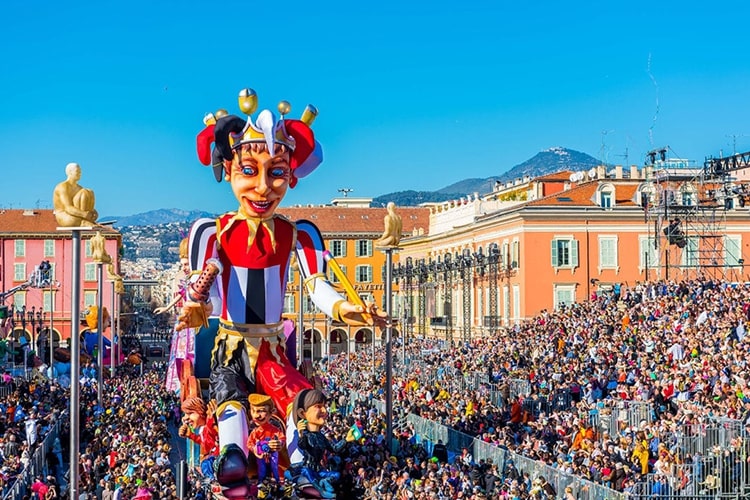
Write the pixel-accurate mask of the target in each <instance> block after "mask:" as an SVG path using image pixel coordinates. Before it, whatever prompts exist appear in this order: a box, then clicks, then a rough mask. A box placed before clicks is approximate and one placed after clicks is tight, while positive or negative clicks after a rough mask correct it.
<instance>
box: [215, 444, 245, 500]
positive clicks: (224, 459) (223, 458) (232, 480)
mask: <svg viewBox="0 0 750 500" xmlns="http://www.w3.org/2000/svg"><path fill="white" fill-rule="evenodd" d="M214 474H215V476H216V481H217V482H218V483H219V484H220V485H221V487H222V494H223V495H224V496H225V497H227V498H247V497H248V496H250V483H249V482H248V480H247V457H246V456H245V453H244V452H243V451H242V449H241V448H240V447H239V446H237V445H236V444H230V445H227V446H225V447H224V449H222V450H221V453H220V454H219V456H218V457H217V458H216V461H215V462H214Z"/></svg>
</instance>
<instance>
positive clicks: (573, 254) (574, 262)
mask: <svg viewBox="0 0 750 500" xmlns="http://www.w3.org/2000/svg"><path fill="white" fill-rule="evenodd" d="M570 267H578V240H571V241H570Z"/></svg>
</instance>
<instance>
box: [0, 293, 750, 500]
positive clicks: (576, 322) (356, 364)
mask: <svg viewBox="0 0 750 500" xmlns="http://www.w3.org/2000/svg"><path fill="white" fill-rule="evenodd" d="M749 315H750V289H748V288H746V287H744V286H731V285H729V284H726V283H718V282H713V281H690V282H683V283H644V284H638V285H636V286H634V287H627V286H621V287H620V288H619V289H618V293H614V292H607V293H602V294H596V295H593V296H592V297H591V299H590V300H588V301H586V302H584V303H580V304H571V305H569V306H566V307H561V308H559V309H558V310H555V311H543V312H542V313H541V314H539V315H538V316H537V317H535V318H533V319H531V320H529V321H526V322H523V323H520V324H518V325H514V326H511V327H508V328H507V329H505V330H504V331H503V333H502V334H501V336H500V338H488V337H485V338H481V339H476V340H473V341H472V342H467V343H463V342H462V343H456V344H454V345H450V343H447V342H437V341H436V340H428V339H409V342H408V345H407V346H405V348H404V349H403V351H401V349H397V350H396V351H395V354H396V357H397V358H398V356H399V354H400V353H401V352H405V353H406V356H407V358H408V359H409V361H410V363H409V365H407V366H404V365H403V364H401V363H400V362H399V361H398V359H397V361H396V363H395V372H394V378H393V394H394V399H395V409H396V414H397V415H398V416H401V415H403V414H406V413H412V414H416V415H419V416H421V417H424V418H427V419H430V420H433V421H436V422H438V423H440V424H443V425H446V426H448V427H450V428H452V429H454V430H456V431H459V432H462V433H465V434H468V435H470V436H474V437H476V438H478V439H480V440H482V441H484V442H485V443H488V444H492V445H495V446H497V447H499V448H501V449H504V450H508V451H510V452H513V453H515V454H518V455H520V456H524V457H527V458H529V459H533V460H536V461H538V462H539V463H544V464H546V465H548V466H551V467H554V468H556V469H557V470H559V471H561V472H563V473H565V474H569V475H573V476H576V477H580V478H585V479H588V480H590V481H593V482H595V483H600V484H602V485H604V486H607V487H609V488H612V489H614V490H618V491H621V492H624V493H626V494H630V495H632V496H633V497H640V496H649V495H651V496H653V495H657V496H666V495H669V494H674V495H699V494H706V495H712V494H713V495H715V494H718V493H721V492H725V493H735V494H740V493H741V491H740V487H742V486H743V485H747V483H748V479H750V474H749V471H748V468H749V467H750V462H748V459H749V457H750V448H749V446H750V444H749V443H750V387H748V385H749V384H750V372H749V371H748V369H747V368H748V367H747V363H748V358H749V356H748V355H749V354H750V353H749V352H748V351H749V350H750V336H748V335H746V332H745V324H746V322H747V321H748V318H749ZM370 355H371V350H370V349H363V350H360V351H357V352H356V353H351V354H349V355H346V354H342V355H338V356H334V357H332V358H331V359H328V360H326V362H325V363H321V367H322V373H321V377H320V380H321V381H322V384H323V389H324V390H325V391H326V392H327V394H328V395H329V398H330V402H331V407H330V413H331V417H330V420H329V425H328V436H329V438H330V439H331V440H332V441H345V438H346V436H347V434H349V433H350V430H351V428H352V426H354V425H356V426H358V427H359V428H360V429H361V431H362V438H361V439H359V440H357V441H355V442H351V443H348V444H347V445H346V446H344V447H343V449H342V451H341V452H340V453H339V455H338V457H337V458H336V459H334V460H332V461H331V466H332V467H336V468H339V469H340V470H341V472H342V473H343V474H342V480H341V481H342V484H341V485H340V488H341V489H342V490H343V491H351V492H352V495H353V496H352V498H385V499H388V498H393V499H405V498H407V499H408V498H417V499H421V498H425V499H426V498H438V499H454V498H466V499H474V500H475V499H480V498H492V499H503V500H505V499H508V500H515V499H519V500H522V499H527V498H545V497H548V498H565V499H566V500H571V499H573V498H577V494H578V492H576V491H574V490H573V489H572V488H570V489H568V490H566V489H563V488H561V489H562V491H555V490H556V488H555V485H554V484H552V483H551V482H550V481H548V479H550V478H549V477H548V478H546V479H545V477H542V476H540V475H538V474H530V473H529V471H528V470H522V468H520V467H517V466H516V464H514V463H513V461H512V460H510V461H508V460H506V461H505V462H504V463H502V464H500V463H494V462H493V461H492V460H490V459H484V458H483V459H478V460H475V459H474V458H473V457H472V454H471V450H470V449H468V448H467V449H464V450H461V451H458V450H451V452H450V453H448V450H447V449H446V447H445V444H444V443H440V442H439V443H430V445H429V446H425V445H424V443H422V442H420V440H419V439H418V438H417V436H416V435H415V431H414V429H413V428H410V427H409V426H408V425H402V426H399V429H398V433H397V434H396V435H395V436H394V437H395V439H397V440H398V443H399V446H398V447H397V448H396V450H397V451H395V452H393V453H391V452H390V451H389V450H388V448H387V442H388V438H387V436H386V430H385V422H384V420H383V416H382V415H381V414H379V413H378V411H377V410H375V409H374V408H373V407H372V403H373V402H372V401H357V402H356V403H354V404H352V403H351V398H350V391H357V392H359V393H360V394H366V395H373V396H375V397H381V396H382V393H383V387H384V383H385V380H384V375H383V369H382V368H383V366H384V363H383V359H382V350H378V352H377V356H378V358H377V359H376V360H375V361H374V362H373V360H371V359H370ZM372 365H375V366H376V367H377V369H376V370H375V371H374V372H373V373H367V374H366V375H368V376H363V374H365V372H367V371H368V370H369V367H370V366H372ZM476 374H480V375H481V378H482V379H483V381H484V383H482V384H481V387H476V386H475V385H472V384H469V383H465V382H466V381H467V380H469V379H470V378H471V379H472V380H475V378H476ZM472 377H474V378H472ZM513 381H522V382H523V387H525V389H524V391H523V393H520V394H517V393H514V391H513V390H511V387H512V383H513ZM162 382H163V374H162V373H161V372H160V371H151V370H147V371H146V372H145V373H144V374H143V375H142V374H141V373H140V370H139V369H137V368H136V369H132V368H131V369H126V370H124V371H121V373H119V374H118V375H117V376H116V377H114V378H112V379H108V380H107V381H106V383H105V388H104V392H103V404H102V406H101V407H100V406H98V405H97V395H96V391H95V390H94V388H93V387H91V386H84V388H83V390H82V394H81V397H82V406H81V408H82V409H81V419H82V426H83V428H82V434H81V442H82V451H81V466H80V470H81V480H80V488H81V492H82V498H105V499H107V500H108V499H110V498H113V499H115V498H116V499H130V498H143V499H146V498H176V489H175V479H174V464H172V463H170V462H171V460H170V459H169V457H170V451H171V447H170V439H171V438H172V434H171V433H170V429H171V430H172V433H174V427H171V426H170V420H173V422H172V424H173V423H175V422H177V421H178V420H179V412H178V411H177V410H176V408H177V404H178V400H177V398H175V397H174V396H172V395H169V394H168V393H166V392H165V391H164V389H163V383H162ZM461 382H464V383H461ZM23 383H24V384H26V383H25V382H23ZM553 395H564V397H561V398H560V401H562V403H564V404H557V405H552V406H550V405H547V406H544V405H541V404H536V403H535V402H539V401H546V400H549V399H550V398H551V397H552V396H553ZM9 398H10V399H9ZM2 404H3V408H1V409H2V410H3V411H2V412H0V431H2V432H1V433H0V435H2V436H3V443H2V447H0V452H2V453H3V457H2V458H3V469H2V471H4V473H5V474H6V475H8V477H10V476H12V474H13V471H16V472H17V471H18V468H19V467H21V466H22V463H23V457H24V449H26V451H27V453H26V454H27V456H28V453H30V452H32V450H33V444H29V439H28V438H27V430H28V429H29V426H28V425H27V420H28V419H35V420H36V422H37V427H38V432H37V435H38V436H43V433H44V429H45V428H46V427H49V425H51V422H53V421H54V418H55V415H56V414H59V412H60V411H61V409H64V408H65V407H66V402H65V401H64V394H63V391H62V390H59V389H58V388H57V387H56V386H55V385H54V384H52V385H49V384H47V383H34V382H32V383H30V384H29V386H28V387H23V388H21V390H16V391H12V392H11V391H9V392H7V394H5V395H4V396H3V402H2ZM628 404H633V405H641V406H643V407H645V408H648V409H649V412H650V413H649V414H648V415H647V417H645V418H643V419H641V420H639V421H637V422H633V421H632V420H628V419H623V420H622V421H621V422H620V421H618V422H617V425H616V426H614V427H611V426H610V427H607V428H605V427H602V426H599V425H597V422H598V421H599V420H598V417H603V416H605V415H606V414H607V413H610V412H611V413H612V416H613V417H614V416H616V415H619V413H618V408H619V407H620V406H627V405H628ZM10 408H14V411H13V412H11V411H10ZM540 409H541V410H540ZM19 410H20V412H21V414H22V415H24V416H23V417H21V418H20V419H18V415H19ZM11 415H12V418H11ZM3 417H4V418H3ZM710 426H723V428H724V429H729V430H731V431H732V432H725V433H724V434H723V435H722V438H723V439H722V440H718V441H714V442H712V446H711V448H708V449H705V448H701V447H699V446H692V445H691V446H686V443H688V440H686V439H683V438H685V437H690V435H691V434H692V433H695V434H700V432H701V431H702V430H705V429H706V428H708V427H710ZM31 427H33V426H31ZM65 432H66V431H65V430H64V429H63V435H62V436H61V438H62V440H63V442H64V443H65V444H67V436H66V435H65ZM724 438H725V439H724ZM37 439H39V438H37ZM24 441H26V443H24ZM6 448H7V451H8V452H6ZM455 451H458V453H456V454H454V452H455ZM63 452H64V450H61V453H60V456H63ZM52 455H55V453H52ZM172 456H173V457H174V452H172ZM51 460H52V462H54V461H55V459H54V458H53V459H51ZM49 470H50V471H51V474H50V475H49V477H50V478H55V476H57V479H58V480H60V479H62V478H61V477H60V476H59V473H60V470H57V469H56V468H55V464H54V463H51V464H50V467H49ZM0 477H2V476H0ZM52 481H54V479H52V480H48V479H47V478H45V477H40V478H38V480H37V481H35V484H36V483H43V485H46V486H47V487H49V483H51V482H52ZM644 481H645V483H644ZM643 484H647V485H648V490H643V489H642V488H641V489H639V488H640V486H639V485H643ZM43 485H42V486H38V488H42V489H44V486H43ZM192 494H193V495H196V496H200V495H201V494H200V493H198V490H196V489H194V490H193V493H192Z"/></svg>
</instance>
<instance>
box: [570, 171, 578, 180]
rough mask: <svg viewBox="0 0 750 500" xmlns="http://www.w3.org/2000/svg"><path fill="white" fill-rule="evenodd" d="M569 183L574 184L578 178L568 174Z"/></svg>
mask: <svg viewBox="0 0 750 500" xmlns="http://www.w3.org/2000/svg"><path fill="white" fill-rule="evenodd" d="M569 179H570V182H576V181H577V180H578V176H577V175H576V174H575V173H572V174H570V177H569Z"/></svg>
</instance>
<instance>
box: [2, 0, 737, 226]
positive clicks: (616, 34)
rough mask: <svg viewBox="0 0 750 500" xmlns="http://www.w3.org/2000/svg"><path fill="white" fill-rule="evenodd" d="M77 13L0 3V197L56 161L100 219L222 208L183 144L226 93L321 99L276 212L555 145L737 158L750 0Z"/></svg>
mask: <svg viewBox="0 0 750 500" xmlns="http://www.w3.org/2000/svg"><path fill="white" fill-rule="evenodd" d="M75 3H76V4H77V5H66V4H65V3H63V2H47V1H39V2H33V3H27V2H20V1H8V2H3V3H2V5H1V6H0V19H3V20H4V22H3V29H2V30H0V54H1V55H2V57H0V64H2V69H1V70H0V103H2V105H0V155H1V156H0V160H1V161H2V165H3V169H2V171H3V175H2V178H3V182H2V184H1V185H2V186H3V187H4V189H3V193H2V195H0V206H2V207H12V208H34V207H36V206H40V207H42V208H45V207H47V208H49V207H51V192H52V189H53V188H54V185H55V184H56V183H57V182H59V181H61V180H63V179H64V177H65V175H64V168H65V165H66V164H67V163H68V162H71V161H75V162H78V163H80V164H81V166H82V169H83V178H82V180H81V184H82V185H84V186H86V187H90V188H92V189H94V191H95V192H96V195H97V209H98V211H99V213H100V214H102V215H129V214H133V213H139V212H143V211H147V210H151V209H157V208H183V209H205V210H207V211H211V212H222V211H225V210H232V209H235V208H236V202H235V200H234V198H233V196H232V194H231V191H230V189H229V185H228V184H227V183H221V184H217V183H216V182H215V181H214V180H213V176H212V173H211V171H210V169H208V168H206V167H203V166H202V165H200V163H199V162H198V160H197V157H196V153H195V136H196V134H197V133H198V132H199V131H200V129H201V128H202V122H201V119H202V117H203V115H204V114H205V113H206V112H208V111H214V110H216V109H218V108H226V109H228V110H229V111H230V112H234V113H237V114H240V113H239V110H238V109H237V100H236V96H237V93H238V92H239V90H240V89H242V88H244V87H251V88H253V89H255V90H256V92H257V93H258V95H259V98H260V106H261V107H262V108H264V107H267V108H270V109H275V107H276V104H277V102H278V101H279V100H281V99H287V100H289V101H290V102H291V103H292V114H291V116H293V117H297V116H299V114H300V113H301V112H302V110H303V108H304V106H305V105H306V104H307V103H312V104H315V105H316V106H317V107H318V108H319V109H320V115H319V117H318V120H317V121H316V122H315V125H314V127H313V128H314V130H315V132H316V136H317V138H318V140H319V141H320V142H321V143H322V144H323V147H324V152H325V161H324V163H323V164H322V165H321V166H320V167H319V168H318V169H317V170H316V171H315V172H314V173H313V174H312V175H311V176H309V177H307V178H306V179H303V180H302V181H301V182H300V183H299V185H298V186H297V187H296V188H295V189H294V190H291V191H290V192H289V195H288V196H287V198H286V200H285V203H284V204H285V205H291V204H298V203H304V204H306V203H316V204H317V203H326V202H328V201H330V200H331V199H332V198H334V197H337V196H338V195H339V193H338V192H337V189H339V188H352V189H353V190H354V191H353V192H352V193H351V195H350V196H367V197H375V196H378V195H381V194H385V193H387V192H391V191H397V190H405V189H417V190H435V189H439V188H442V187H445V186H447V185H448V184H451V183H453V182H456V181H458V180H461V179H464V178H467V177H489V176H492V175H498V174H501V173H502V172H504V171H506V170H508V169H509V168H511V167H513V166H514V165H516V164H518V163H520V162H522V161H524V160H526V159H528V158H530V157H531V156H533V155H534V154H536V153H537V152H539V151H541V150H543V149H546V148H549V147H552V146H564V147H568V148H572V149H576V150H579V151H583V152H586V153H588V154H591V155H592V156H594V157H597V158H601V159H606V160H607V161H608V162H610V163H624V162H625V157H624V154H625V150H626V148H627V151H628V163H631V164H639V165H640V164H642V163H643V160H644V156H645V152H646V151H648V150H650V149H653V148H655V147H661V146H665V145H669V146H670V148H671V151H672V152H671V154H672V156H678V157H682V158H688V159H692V160H696V161H697V162H699V163H702V162H703V160H704V158H705V157H706V156H708V155H713V156H718V155H720V154H721V153H722V152H723V153H724V154H730V153H731V152H732V150H733V148H734V147H736V149H737V151H738V152H743V151H748V150H750V124H748V121H747V111H748V103H749V102H750V83H748V82H750V64H748V61H749V60H750V59H749V58H748V54H749V53H750V50H749V49H750V39H748V37H747V34H746V33H744V32H743V30H742V29H741V24H742V20H744V19H747V18H748V15H750V3H749V2H711V3H705V2H703V3H700V4H696V3H692V2H687V3H686V2H671V1H669V2H653V1H649V2H646V1H641V0H634V1H628V2H589V1H586V2H559V1H554V2H546V1H542V2H501V1H495V2H490V1H486V2H476V1H470V0H469V1H463V2H443V1H439V0H434V1H430V2H426V1H425V2H423V1H411V2H407V1H403V0H399V1H393V2H392V1H390V0H388V1H381V2H371V3H365V2H326V1H323V2H309V1H305V2H298V1H294V0H290V1H286V2H284V3H283V5H284V8H285V10H281V8H280V7H279V6H280V5H281V4H280V3H279V2H234V3H227V2H223V3H214V2H192V1H182V2H153V1H148V2H147V1H141V0H132V1H129V2H120V3H118V4H116V5H111V4H109V3H108V2H97V3H93V2H75ZM210 5H216V6H214V7H211V6H210Z"/></svg>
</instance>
